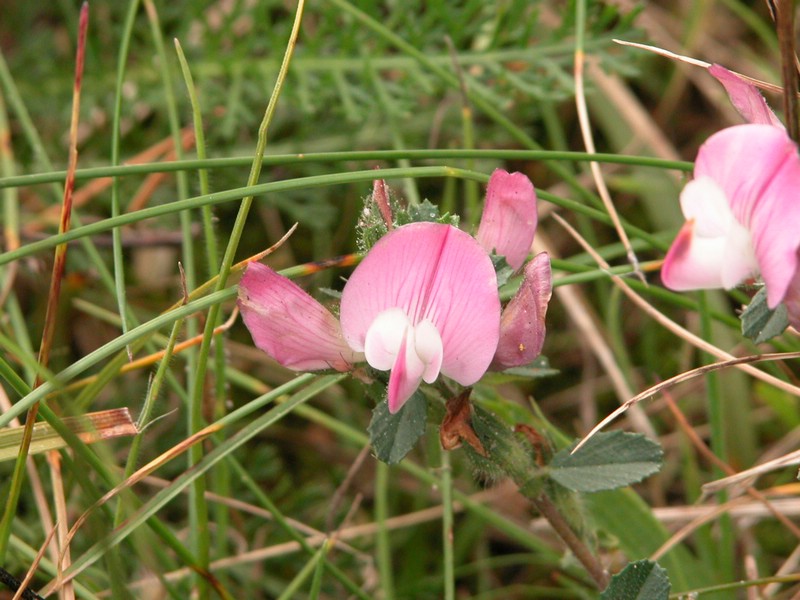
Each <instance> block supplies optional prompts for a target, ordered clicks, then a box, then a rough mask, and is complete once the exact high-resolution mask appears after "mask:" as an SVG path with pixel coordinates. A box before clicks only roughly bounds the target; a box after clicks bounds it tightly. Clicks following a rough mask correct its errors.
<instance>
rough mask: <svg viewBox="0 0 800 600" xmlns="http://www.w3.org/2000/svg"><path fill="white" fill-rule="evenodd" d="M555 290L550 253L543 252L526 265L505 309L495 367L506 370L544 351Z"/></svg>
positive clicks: (501, 319)
mask: <svg viewBox="0 0 800 600" xmlns="http://www.w3.org/2000/svg"><path fill="white" fill-rule="evenodd" d="M552 291H553V278H552V274H551V272H550V257H549V256H548V255H547V253H546V252H542V253H541V254H538V255H536V256H535V257H534V259H533V260H532V261H531V262H529V263H528V264H527V265H525V276H524V278H523V280H522V284H521V285H520V288H519V291H518V292H517V294H516V295H515V296H514V297H513V298H512V299H511V302H509V303H508V305H507V306H506V307H505V309H503V314H502V316H501V317H500V341H499V343H498V344H497V352H496V353H495V355H494V360H493V361H492V369H495V370H498V371H502V370H503V369H510V368H511V367H519V366H521V365H526V364H528V363H530V362H531V361H532V360H533V359H534V358H536V357H537V356H539V354H540V353H541V352H542V346H543V345H544V336H545V331H546V330H545V323H544V320H545V316H546V315H547V305H548V303H549V302H550V296H551V294H552Z"/></svg>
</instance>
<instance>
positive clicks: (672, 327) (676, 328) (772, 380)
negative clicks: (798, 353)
mask: <svg viewBox="0 0 800 600" xmlns="http://www.w3.org/2000/svg"><path fill="white" fill-rule="evenodd" d="M553 218H554V219H555V220H556V221H558V223H559V224H560V225H561V226H562V227H563V228H564V229H565V230H566V231H567V232H568V233H569V234H570V235H571V236H572V237H573V238H574V239H575V240H576V241H577V242H578V243H579V244H580V245H581V247H582V248H583V249H584V250H585V251H586V252H587V253H588V254H589V255H590V256H591V257H592V258H593V259H594V261H595V262H596V263H597V264H598V266H599V267H600V268H601V269H605V270H606V271H608V276H609V278H610V279H611V281H612V282H613V283H614V285H616V286H617V287H619V288H620V290H622V292H623V293H624V294H625V295H626V296H628V298H630V299H631V300H632V301H633V303H634V304H636V305H637V306H638V307H639V308H641V309H642V310H643V311H644V312H645V313H647V314H648V315H649V316H651V317H652V318H653V319H654V320H655V321H656V322H657V323H659V324H660V325H662V326H663V327H665V328H666V329H668V330H669V331H671V332H672V333H674V334H675V335H677V336H678V337H680V338H681V339H683V340H685V341H686V342H688V343H690V344H692V345H693V346H695V347H696V348H699V349H700V350H703V351H705V352H708V353H709V354H711V355H713V356H716V357H718V358H720V359H722V360H723V361H733V363H732V366H734V367H736V368H737V369H741V370H742V371H745V372H746V373H748V374H750V375H752V376H754V377H756V378H758V379H761V380H762V381H764V382H765V383H769V384H770V385H773V386H775V387H776V388H778V389H780V390H783V391H785V392H788V393H790V394H792V395H793V396H798V397H800V388H798V387H797V386H794V385H792V384H790V383H787V382H785V381H782V380H780V379H778V378H777V377H774V376H772V375H770V374H769V373H765V372H764V371H761V370H759V369H756V368H755V367H753V366H752V365H751V364H748V362H755V361H753V360H747V357H745V359H744V360H740V359H738V358H737V357H735V356H733V355H731V354H728V353H727V352H725V351H724V350H722V349H721V348H718V347H717V346H715V345H713V344H711V343H709V342H707V341H705V340H704V339H703V338H701V337H699V336H697V335H695V334H693V333H692V332H690V331H689V330H687V329H686V328H684V327H681V326H680V325H678V324H677V323H676V322H675V321H673V320H672V319H670V318H669V317H667V316H666V315H664V314H663V313H662V312H660V311H659V310H658V309H656V308H655V307H653V305H652V304H650V303H649V302H648V301H647V300H645V299H644V298H642V297H641V296H640V295H639V294H637V293H636V292H635V291H634V290H633V289H631V287H630V286H629V285H628V284H627V283H625V280H624V279H623V278H622V277H620V276H618V275H614V274H613V273H611V272H610V271H609V268H610V267H609V265H608V263H607V262H606V261H605V260H604V259H603V257H602V256H600V255H599V254H598V253H597V252H595V250H594V248H592V246H591V244H589V243H588V242H587V241H586V239H584V237H583V236H582V235H581V234H580V233H578V231H577V230H576V229H575V228H574V227H572V225H570V224H569V223H567V222H566V221H565V220H564V219H563V218H561V217H560V216H559V215H558V214H557V213H553ZM677 377H681V375H678V376H677ZM673 379H674V378H673ZM667 381H671V380H667ZM659 385H661V384H659ZM651 395H652V393H650V392H649V390H648V391H645V392H643V393H641V394H639V395H638V396H636V398H638V399H637V400H636V401H632V400H633V399H631V400H628V401H627V402H626V403H625V404H623V406H622V407H620V408H619V409H617V410H615V411H614V413H612V414H613V415H615V416H616V415H618V414H619V413H620V411H622V412H624V410H625V408H623V407H626V406H627V407H628V408H630V406H634V405H635V404H636V402H638V401H639V400H642V399H644V398H646V397H648V396H651ZM607 422H608V418H606V419H604V420H603V421H602V422H601V425H598V426H596V427H595V428H594V429H593V430H592V431H591V432H590V433H589V435H587V436H586V437H585V438H584V439H583V440H582V441H581V443H580V444H578V446H577V447H576V448H575V450H577V449H578V448H580V447H581V446H582V445H583V444H585V443H586V440H587V439H588V438H589V437H591V436H592V435H593V434H594V433H596V432H597V431H598V430H599V429H601V428H602V426H605V425H606V424H607ZM575 450H573V452H574V451H575Z"/></svg>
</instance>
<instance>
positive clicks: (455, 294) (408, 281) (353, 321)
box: [239, 170, 551, 413]
mask: <svg viewBox="0 0 800 600" xmlns="http://www.w3.org/2000/svg"><path fill="white" fill-rule="evenodd" d="M535 228H536V193H535V191H534V188H533V185H532V184H531V182H530V181H529V180H528V178H527V177H525V176H524V175H522V174H521V173H513V174H509V173H507V172H505V171H501V170H497V171H495V172H494V173H493V174H492V177H491V179H490V182H489V188H488V191H487V198H486V209H485V211H484V216H483V218H482V220H481V224H480V227H479V230H478V235H477V239H476V238H473V237H472V236H470V235H469V234H467V233H465V232H463V231H461V230H459V229H457V228H456V227H453V226H452V225H447V224H443V223H430V222H420V223H410V224H408V225H403V226H401V227H396V228H394V229H392V230H391V231H389V232H388V233H387V234H386V235H385V236H383V237H382V238H381V239H380V240H378V242H377V243H376V244H375V245H374V246H373V247H372V248H371V249H370V250H369V251H368V252H367V254H366V256H365V257H364V259H363V260H362V262H361V264H359V265H358V267H356V269H355V270H354V271H353V273H352V275H351V276H350V279H349V280H348V281H347V284H346V285H345V287H344V290H343V291H342V301H341V307H340V320H337V319H336V318H335V317H334V316H333V315H332V314H331V313H330V312H329V311H328V310H327V309H326V308H324V307H323V306H322V305H321V304H319V303H318V302H317V301H316V300H314V299H313V298H311V296H309V295H308V294H307V293H306V292H305V291H303V290H302V289H301V288H300V287H299V286H297V285H296V284H295V283H293V282H291V281H290V280H288V279H286V278H285V277H283V276H281V275H279V274H277V273H275V272H274V271H272V270H271V269H270V268H269V267H266V266H264V265H261V264H252V265H250V266H248V268H247V271H246V273H245V275H244V276H243V277H242V281H241V284H240V294H239V298H240V299H239V305H240V307H241V310H242V316H243V319H244V321H245V324H246V325H247V327H248V329H249V330H250V332H251V334H252V335H253V339H254V341H255V343H256V345H257V346H258V347H259V348H261V349H262V350H264V351H265V352H267V353H268V354H269V355H270V356H272V357H273V358H274V359H275V360H277V361H278V362H279V363H281V364H282V365H284V366H286V367H289V368H291V369H295V370H320V369H336V370H339V371H347V370H349V369H351V368H352V367H353V365H354V364H355V363H356V362H359V361H362V360H366V362H367V363H368V364H369V365H370V366H371V367H373V368H374V369H377V370H380V371H390V375H389V386H388V402H389V410H390V412H392V413H396V412H397V411H399V410H400V409H401V408H402V406H403V404H404V403H405V402H406V401H407V400H408V399H409V398H410V397H411V395H412V394H413V393H414V392H415V391H416V389H417V388H418V387H419V385H420V384H421V383H422V382H423V381H424V382H426V383H433V382H434V381H436V379H437V378H438V377H439V376H440V375H444V376H446V377H449V378H451V379H453V380H454V381H456V382H458V383H459V384H461V385H463V386H469V385H472V384H474V383H475V382H477V381H478V380H479V379H480V378H481V377H482V376H483V374H484V373H485V372H486V371H487V370H488V369H489V368H490V367H491V368H495V369H506V368H509V367H513V366H519V365H522V364H527V363H529V362H530V361H532V360H533V359H534V358H535V357H536V356H537V355H538V354H539V352H540V351H541V347H542V343H543V341H544V317H545V312H546V309H547V303H548V301H549V299H550V290H551V282H550V261H549V259H548V258H547V255H546V254H541V255H539V256H537V257H536V258H535V259H534V260H533V261H532V262H531V263H530V264H529V265H528V266H527V267H526V268H525V274H524V279H523V283H522V285H521V287H520V291H519V293H518V294H517V296H516V297H515V298H514V299H513V300H512V301H511V302H510V303H509V305H508V306H507V307H506V309H505V310H504V311H501V304H500V298H499V295H498V290H497V287H498V285H497V276H496V274H495V269H494V265H493V263H492V260H491V258H490V254H489V253H490V252H495V253H497V254H500V255H503V256H505V257H506V262H507V263H508V264H509V265H511V266H512V267H513V268H515V269H516V268H519V267H521V266H522V265H523V263H524V261H525V258H526V256H527V254H528V252H529V250H530V246H531V243H532V241H533V236H534V233H535ZM501 315H502V316H501Z"/></svg>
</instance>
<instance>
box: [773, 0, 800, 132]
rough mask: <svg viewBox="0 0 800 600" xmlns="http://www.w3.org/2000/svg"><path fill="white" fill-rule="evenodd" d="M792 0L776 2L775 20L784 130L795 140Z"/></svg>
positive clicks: (797, 124) (798, 128)
mask: <svg viewBox="0 0 800 600" xmlns="http://www.w3.org/2000/svg"><path fill="white" fill-rule="evenodd" d="M794 4H795V3H794V0H778V2H776V11H775V22H776V24H777V28H778V45H779V47H780V50H781V71H782V74H783V90H784V91H783V110H784V114H785V115H786V130H787V131H788V133H789V137H790V138H792V139H793V140H794V141H795V142H798V141H800V121H798V110H797V55H796V53H795V41H794V35H795V34H794Z"/></svg>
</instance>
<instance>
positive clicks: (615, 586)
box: [600, 560, 671, 600]
mask: <svg viewBox="0 0 800 600" xmlns="http://www.w3.org/2000/svg"><path fill="white" fill-rule="evenodd" d="M670 587H671V586H670V583H669V577H668V576H667V571H666V569H663V568H662V567H660V566H659V565H658V563H654V562H653V561H651V560H638V561H636V562H633V563H630V564H629V565H628V566H627V567H625V568H624V569H622V571H620V572H619V573H617V574H616V575H614V576H613V577H612V578H611V583H610V584H609V586H608V587H607V588H606V589H605V591H604V592H603V593H602V594H600V600H667V598H669V590H670Z"/></svg>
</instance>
